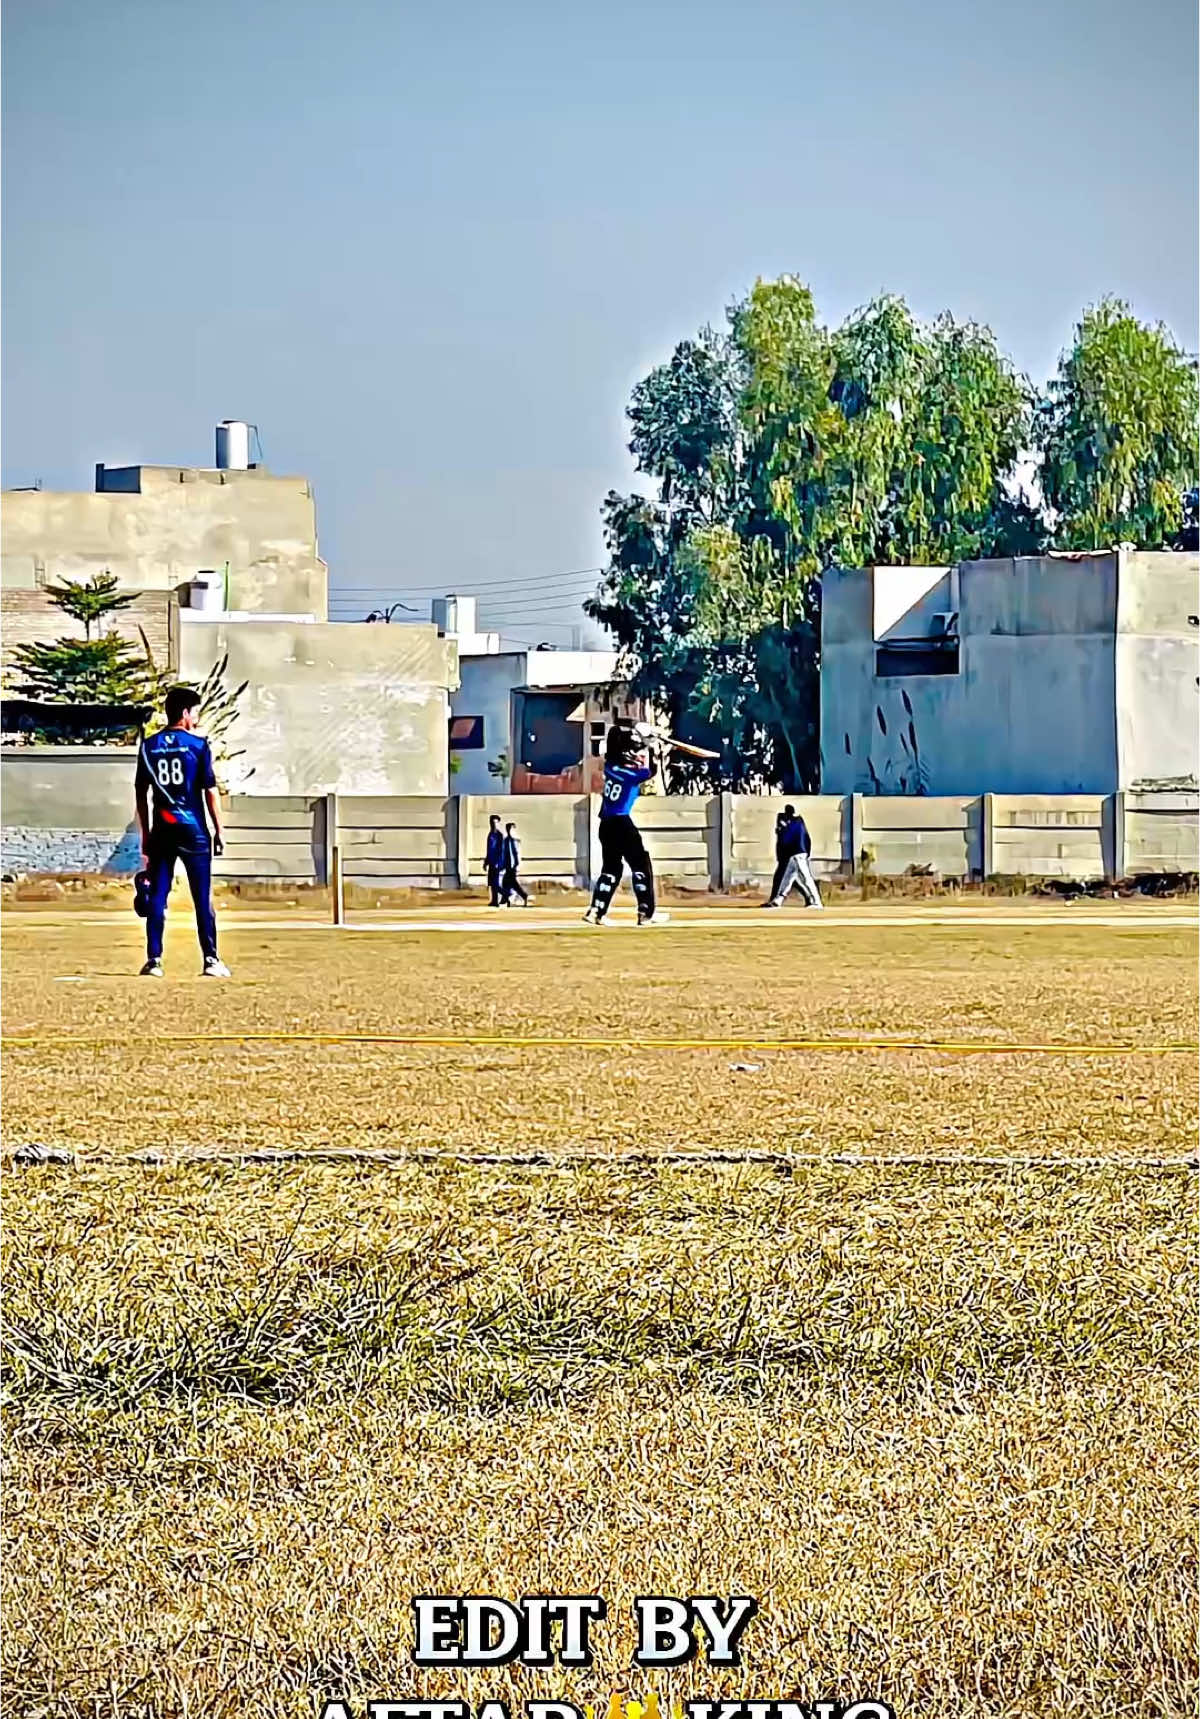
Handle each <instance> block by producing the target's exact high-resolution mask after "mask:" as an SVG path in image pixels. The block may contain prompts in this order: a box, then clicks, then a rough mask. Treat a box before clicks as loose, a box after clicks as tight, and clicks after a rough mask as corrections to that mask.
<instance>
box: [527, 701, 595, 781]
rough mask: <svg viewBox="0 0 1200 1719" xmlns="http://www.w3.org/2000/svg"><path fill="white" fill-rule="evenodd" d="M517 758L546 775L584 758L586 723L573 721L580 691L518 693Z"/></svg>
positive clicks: (568, 766) (559, 771)
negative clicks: (572, 717)
mask: <svg viewBox="0 0 1200 1719" xmlns="http://www.w3.org/2000/svg"><path fill="white" fill-rule="evenodd" d="M516 699H517V724H516V726H517V747H518V750H517V762H518V763H519V764H523V765H524V767H525V768H526V769H527V770H532V771H534V772H535V773H536V774H538V775H542V776H557V775H559V774H560V773H561V772H562V771H563V770H569V769H571V768H572V767H573V766H576V765H579V764H582V762H583V723H582V722H571V721H570V720H569V717H570V715H571V712H572V711H574V710H577V709H578V708H579V694H578V693H577V692H566V693H563V692H524V693H517V695H516Z"/></svg>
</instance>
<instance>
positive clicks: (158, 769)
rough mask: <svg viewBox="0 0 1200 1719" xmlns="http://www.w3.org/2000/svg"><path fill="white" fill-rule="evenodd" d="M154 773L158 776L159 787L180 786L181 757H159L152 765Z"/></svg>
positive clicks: (181, 775) (181, 783) (181, 773)
mask: <svg viewBox="0 0 1200 1719" xmlns="http://www.w3.org/2000/svg"><path fill="white" fill-rule="evenodd" d="M154 774H155V775H156V776H157V777H158V785H159V787H160V788H182V786H183V759H182V758H159V759H158V760H157V762H156V763H155V766H154Z"/></svg>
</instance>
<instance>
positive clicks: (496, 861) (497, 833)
mask: <svg viewBox="0 0 1200 1719" xmlns="http://www.w3.org/2000/svg"><path fill="white" fill-rule="evenodd" d="M483 863H484V869H485V870H486V872H487V881H488V892H489V897H490V899H489V901H488V906H489V907H499V906H500V883H501V880H502V879H503V877H504V831H503V830H502V829H501V828H500V818H499V814H498V813H496V812H493V813H492V815H491V817H490V818H489V819H488V833H487V850H486V852H485V854H484V858H483Z"/></svg>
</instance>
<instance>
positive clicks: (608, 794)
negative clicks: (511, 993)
mask: <svg viewBox="0 0 1200 1719" xmlns="http://www.w3.org/2000/svg"><path fill="white" fill-rule="evenodd" d="M659 747H663V748H670V749H672V750H674V751H678V752H686V753H688V754H690V755H691V756H692V757H696V758H716V757H718V756H719V754H718V753H716V752H708V751H705V750H704V749H703V748H701V747H699V746H689V745H686V744H685V743H684V742H683V741H681V740H676V739H674V738H673V736H671V735H669V734H660V733H659V732H658V730H657V729H654V728H652V727H650V726H649V724H648V723H644V722H635V723H630V722H616V723H614V724H613V726H612V727H611V728H610V729H609V731H608V739H607V741H606V743H605V749H604V789H603V793H602V796H601V803H600V876H599V878H598V879H597V880H596V887H595V889H594V890H593V891H592V904H591V906H590V907H589V908H588V910H587V912H586V913H585V914H584V916H583V917H584V921H585V923H586V924H588V925H603V924H604V918H605V915H606V914H607V912H608V910H609V907H610V906H611V905H612V898H613V896H614V895H615V894H616V892H617V885H618V884H619V883H620V881H621V873H622V871H623V870H624V868H625V865H626V864H628V866H629V875H630V881H631V882H632V884H633V893H634V898H635V900H636V901H637V922H638V924H639V925H665V924H666V923H667V920H668V919H669V917H670V915H669V914H666V913H663V912H662V910H661V909H659V908H657V907H656V905H655V900H654V868H653V866H652V865H651V864H650V855H649V854H648V853H647V852H646V844H645V842H644V841H643V840H642V836H641V832H640V830H639V829H638V827H637V825H636V824H635V823H634V821H633V808H634V805H635V803H636V801H637V797H638V795H639V794H640V793H641V791H642V786H643V784H644V783H646V782H648V781H649V780H650V778H651V777H652V776H653V774H654V768H655V749H656V748H659Z"/></svg>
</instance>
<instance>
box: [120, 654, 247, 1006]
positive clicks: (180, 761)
mask: <svg viewBox="0 0 1200 1719" xmlns="http://www.w3.org/2000/svg"><path fill="white" fill-rule="evenodd" d="M199 704H200V694H199V693H198V692H196V691H194V690H193V689H192V688H191V687H185V686H175V687H172V688H171V690H170V692H168V694H167V726H166V727H165V728H161V729H159V731H158V733H157V734H151V735H150V736H149V738H148V739H146V740H143V742H142V745H141V750H140V751H139V753H138V765H137V776H136V778H135V784H134V793H135V798H136V800H137V817H138V828H139V830H140V831H141V837H142V864H143V867H144V870H145V879H144V882H145V910H146V963H145V966H144V967H143V968H142V976H143V977H144V978H148V979H161V978H162V976H163V967H162V953H163V930H164V927H165V924H166V917H167V897H168V895H169V894H170V893H171V882H172V879H173V878H174V875H175V862H176V860H179V861H180V862H181V863H182V865H183V869H184V872H185V873H186V874H187V880H188V887H189V888H190V889H191V892H192V902H193V904H194V906H195V909H196V932H197V935H198V937H199V939H200V952H201V954H202V956H203V958H204V968H203V973H204V977H205V978H207V979H227V978H229V976H230V975H229V969H228V967H226V966H225V964H224V962H223V961H222V960H221V959H220V957H219V956H218V954H217V922H216V918H215V917H214V914H213V907H212V858H213V854H214V852H215V853H216V854H218V855H220V854H221V852H222V851H223V844H222V839H221V807H220V800H219V799H218V797H217V778H216V775H215V773H214V771H213V758H212V750H211V748H210V747H209V744H208V741H207V740H205V738H204V737H203V735H200V734H197V733H195V732H194V724H195V719H196V712H197V709H198V708H199ZM210 822H211V825H212V833H211V835H210V833H209V823H210Z"/></svg>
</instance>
